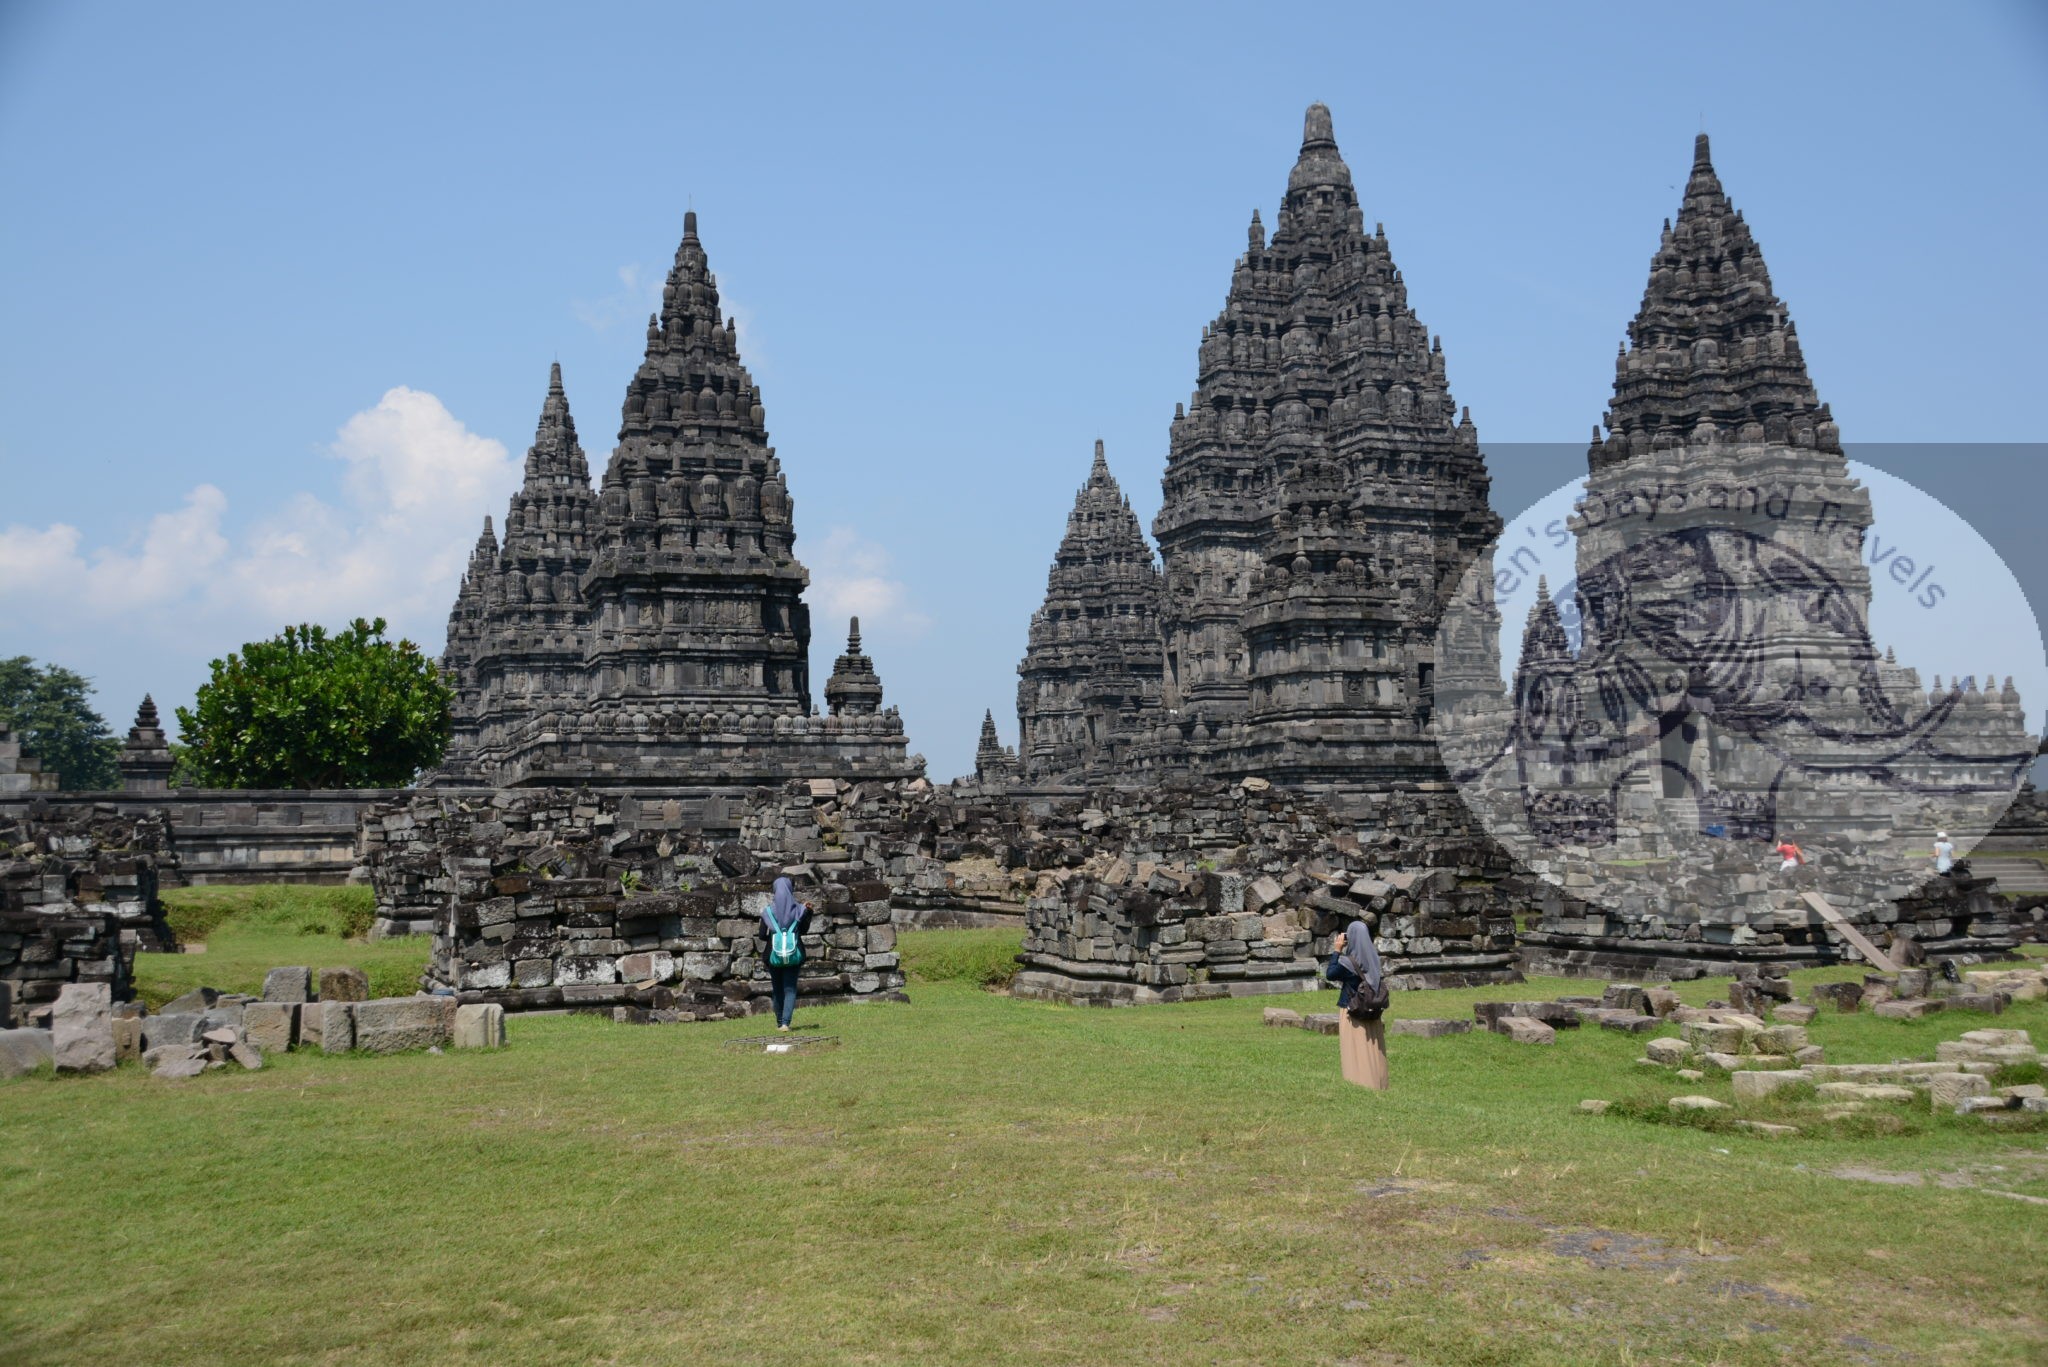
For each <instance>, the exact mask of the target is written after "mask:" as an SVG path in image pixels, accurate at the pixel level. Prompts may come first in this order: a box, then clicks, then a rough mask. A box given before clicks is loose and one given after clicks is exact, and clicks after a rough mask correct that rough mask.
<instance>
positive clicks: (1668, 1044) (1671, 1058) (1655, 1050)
mask: <svg viewBox="0 0 2048 1367" xmlns="http://www.w3.org/2000/svg"><path fill="white" fill-rule="evenodd" d="M1691 1053H1692V1046H1691V1045H1689V1044H1687V1043H1686V1042H1685V1041H1684V1040H1682V1039H1671V1038H1670V1037H1668V1036H1667V1037H1665V1038H1663V1039H1653V1040H1651V1041H1650V1042H1649V1043H1647V1044H1645V1045H1644V1046H1643V1055H1644V1057H1646V1058H1648V1059H1649V1060H1650V1061H1651V1062H1652V1063H1661V1064H1663V1065H1664V1066H1665V1067H1667V1068H1675V1067H1677V1066H1678V1065H1679V1064H1681V1063H1683V1062H1685V1060H1686V1058H1687V1057H1688V1056H1689V1055H1690V1054H1691Z"/></svg>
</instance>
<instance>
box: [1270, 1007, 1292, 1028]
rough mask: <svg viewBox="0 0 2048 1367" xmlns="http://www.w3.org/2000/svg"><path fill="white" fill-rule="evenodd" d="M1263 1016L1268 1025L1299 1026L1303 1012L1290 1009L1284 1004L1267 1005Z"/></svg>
mask: <svg viewBox="0 0 2048 1367" xmlns="http://www.w3.org/2000/svg"><path fill="white" fill-rule="evenodd" d="M1262 1018H1263V1019H1264V1021H1265V1023H1266V1024H1268V1025H1290V1026H1299V1025H1300V1024H1301V1012H1299V1011H1290V1010H1288V1009H1287V1008H1286V1007H1284V1006H1269V1007H1267V1008H1266V1010H1265V1013H1264V1016H1263V1017H1262Z"/></svg>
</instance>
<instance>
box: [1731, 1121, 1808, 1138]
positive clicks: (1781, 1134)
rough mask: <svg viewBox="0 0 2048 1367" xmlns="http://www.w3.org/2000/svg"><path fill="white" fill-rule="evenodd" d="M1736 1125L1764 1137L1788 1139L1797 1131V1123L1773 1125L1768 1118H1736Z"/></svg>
mask: <svg viewBox="0 0 2048 1367" xmlns="http://www.w3.org/2000/svg"><path fill="white" fill-rule="evenodd" d="M1735 1123H1736V1125H1737V1126H1738V1127H1739V1128H1741V1129H1745V1130H1748V1131H1749V1132H1750V1133H1751V1134H1760V1135H1762V1136H1763V1137H1764V1138H1766V1139H1790V1138H1792V1137H1793V1136H1794V1135H1796V1134H1798V1133H1799V1127H1798V1126H1797V1125H1775V1124H1772V1123H1771V1122H1770V1121H1768V1120H1738V1121H1736V1122H1735Z"/></svg>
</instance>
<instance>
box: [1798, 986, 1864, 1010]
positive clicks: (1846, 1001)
mask: <svg viewBox="0 0 2048 1367" xmlns="http://www.w3.org/2000/svg"><path fill="white" fill-rule="evenodd" d="M1807 995H1808V996H1809V997H1811V998H1813V1000H1814V1001H1815V1002H1816V1003H1819V1004H1823V1005H1830V1006H1833V1007H1834V1008H1835V1010H1837V1011H1845V1012H1847V1011H1854V1010H1856V1008H1857V1007H1858V1006H1860V1005H1861V1004H1862V1002H1863V985H1862V984H1861V983H1816V984H1815V985H1814V987H1813V989H1812V990H1811V991H1810V992H1808V993H1807Z"/></svg>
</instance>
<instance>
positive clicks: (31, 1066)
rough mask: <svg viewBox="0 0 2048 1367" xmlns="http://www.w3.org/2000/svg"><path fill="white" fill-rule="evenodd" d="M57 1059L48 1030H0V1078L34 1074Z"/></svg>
mask: <svg viewBox="0 0 2048 1367" xmlns="http://www.w3.org/2000/svg"><path fill="white" fill-rule="evenodd" d="M55 1057H56V1049H55V1046H54V1043H53V1041H52V1040H51V1038H50V1032H49V1031H48V1030H32V1029H19V1028H18V1029H13V1030H0V1078H10V1077H20V1076H21V1075H22V1074H24V1073H33V1072H34V1071H35V1070H36V1069H38V1068H40V1067H42V1066H43V1065H44V1064H46V1063H49V1062H51V1061H52V1060H53V1059H54V1058H55Z"/></svg>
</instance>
